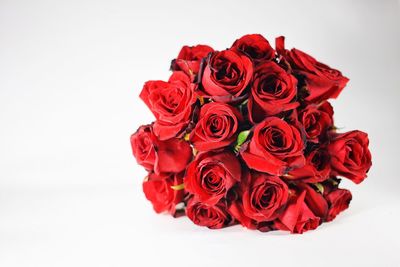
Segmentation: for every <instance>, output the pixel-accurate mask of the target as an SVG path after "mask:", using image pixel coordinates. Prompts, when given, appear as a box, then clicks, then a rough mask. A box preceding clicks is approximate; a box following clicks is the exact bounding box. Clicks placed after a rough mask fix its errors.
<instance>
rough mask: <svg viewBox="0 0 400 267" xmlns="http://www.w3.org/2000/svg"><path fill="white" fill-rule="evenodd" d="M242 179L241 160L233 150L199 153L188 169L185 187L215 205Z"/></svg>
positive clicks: (209, 203)
mask: <svg viewBox="0 0 400 267" xmlns="http://www.w3.org/2000/svg"><path fill="white" fill-rule="evenodd" d="M240 179H241V166H240V163H239V160H238V159H237V157H236V156H235V154H233V153H232V152H228V151H222V152H211V151H210V152H204V153H199V154H198V155H197V156H196V158H195V159H194V160H193V161H192V162H191V163H190V165H189V167H188V168H187V170H186V177H185V189H186V190H187V191H188V192H190V193H192V194H193V195H194V196H195V198H196V199H198V200H199V201H201V202H204V204H208V205H214V204H216V203H217V202H218V201H220V200H221V199H222V198H223V197H225V196H226V194H227V192H228V190H229V189H231V188H232V186H233V185H235V184H236V183H237V182H239V181H240Z"/></svg>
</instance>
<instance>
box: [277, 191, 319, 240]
mask: <svg viewBox="0 0 400 267" xmlns="http://www.w3.org/2000/svg"><path fill="white" fill-rule="evenodd" d="M305 196H306V191H303V192H302V193H300V194H299V195H295V196H293V197H292V198H291V200H290V204H289V205H288V207H287V208H286V210H285V211H284V212H283V214H282V215H281V216H280V217H279V219H278V220H276V221H275V227H276V228H277V229H278V230H284V231H290V232H291V233H297V234H302V233H303V232H306V231H308V230H314V229H316V228H317V227H318V226H319V224H320V221H321V219H320V218H319V217H317V216H315V215H314V213H313V212H312V211H311V210H310V208H309V207H308V206H307V204H306V202H305V200H304V199H305Z"/></svg>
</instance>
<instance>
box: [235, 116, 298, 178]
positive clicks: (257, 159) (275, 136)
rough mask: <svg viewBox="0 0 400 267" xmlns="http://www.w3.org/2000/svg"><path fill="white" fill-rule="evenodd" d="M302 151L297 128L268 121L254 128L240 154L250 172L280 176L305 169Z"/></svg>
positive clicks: (275, 119)
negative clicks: (294, 169)
mask: <svg viewBox="0 0 400 267" xmlns="http://www.w3.org/2000/svg"><path fill="white" fill-rule="evenodd" d="M303 150H304V140H303V138H302V135H301V133H300V131H299V129H298V128H297V127H295V126H294V125H292V124H289V123H287V122H286V121H284V120H282V119H279V118H277V117H269V118H266V119H265V120H264V121H262V122H261V123H259V124H257V125H256V126H255V128H254V133H253V137H252V138H251V140H250V142H249V143H247V144H245V145H244V146H243V147H242V149H241V151H240V154H241V155H242V158H243V160H244V161H245V162H246V164H247V165H248V166H249V168H251V169H254V170H257V171H260V172H266V173H269V174H272V175H283V174H286V173H287V172H288V171H290V170H291V169H293V168H299V167H302V166H303V165H304V163H305V158H304V155H303Z"/></svg>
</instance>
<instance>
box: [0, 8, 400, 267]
mask: <svg viewBox="0 0 400 267" xmlns="http://www.w3.org/2000/svg"><path fill="white" fill-rule="evenodd" d="M399 3H400V2H398V1H378V0H376V1H293V2H289V1H262V0H259V1H237V0H230V1H227V0H226V1H205V0H203V1H188V0H186V1H159V2H154V1H145V2H144V1H143V2H139V1H138V2H135V1H128V0H126V1H122V0H115V1H103V0H97V1H89V0H85V1H79V0H76V1H75V0H72V1H50V0H37V1H29V0H25V1H23V0H0V266H5V267H11V266H24V267H25V266H41V267H43V266H98V267H99V266H150V265H157V266H225V265H226V266H268V265H270V266H272V265H276V264H279V265H280V266H317V265H321V264H322V265H323V266H399V265H400V256H399V253H398V251H399V249H400V241H399V238H400V230H399V225H400V214H399V210H400V208H399V205H400V197H399V187H400V182H399V178H398V174H399V170H398V166H399V163H398V162H399V159H400V158H399V156H398V153H399V152H398V151H399V150H400V146H399V142H398V138H399V130H400V123H399V122H400V119H399V115H400V108H399V99H400V75H399V71H400V63H399V62H400V49H399V47H400V4H399ZM247 33H261V34H263V35H265V36H266V37H267V38H268V39H269V40H270V42H271V43H274V38H275V37H276V36H279V35H285V36H286V38H287V39H286V45H287V47H293V46H295V47H296V48H299V49H301V50H304V51H306V52H309V53H310V54H312V55H313V56H315V57H316V58H317V59H319V60H321V61H323V62H325V63H328V64H329V65H331V66H332V67H335V68H338V69H340V70H341V71H342V72H343V73H344V74H345V75H346V76H347V77H349V78H350V82H349V84H348V86H347V88H345V90H344V91H343V93H342V94H341V96H340V98H339V99H338V100H336V101H333V105H334V108H335V121H336V125H337V126H339V127H343V131H348V130H352V129H360V130H363V131H366V132H368V133H369V135H370V142H371V145H370V148H371V151H372V155H373V167H372V169H371V171H370V173H369V178H367V179H366V180H365V182H364V183H362V184H361V185H360V186H354V185H353V184H351V183H349V182H344V183H343V184H344V186H347V188H349V189H351V190H352V192H353V201H352V203H351V206H350V209H349V210H347V211H346V212H345V213H343V214H341V215H340V216H339V217H338V218H337V220H335V221H334V222H333V223H329V224H324V225H322V226H321V227H320V228H318V229H317V230H316V231H312V232H307V233H305V234H303V235H287V234H283V233H277V232H274V233H260V232H257V231H248V230H245V229H244V228H241V227H240V226H236V227H232V228H228V229H224V230H220V231H211V230H208V229H207V228H200V227H197V226H195V225H193V224H192V223H191V222H190V221H189V220H188V219H187V218H180V219H173V218H171V217H168V216H165V215H156V214H155V213H154V212H153V210H152V209H151V206H150V203H148V202H147V201H146V200H145V198H144V196H143V193H142V189H141V181H142V179H143V177H144V176H145V172H144V171H143V170H142V169H141V168H140V167H138V166H137V165H136V163H135V161H134V159H133V157H132V155H131V149H130V144H129V137H130V134H131V133H133V132H134V131H135V130H136V128H137V127H138V126H139V125H140V124H144V123H148V122H150V121H152V120H153V117H152V115H151V113H150V112H149V111H148V110H147V109H146V107H145V105H144V104H143V103H142V102H141V101H140V100H139V98H138V94H139V92H140V90H141V87H142V85H143V83H144V82H145V81H146V80H150V79H167V78H168V76H169V75H170V73H169V71H168V69H169V63H170V60H171V59H172V58H173V57H175V56H176V55H177V53H178V52H179V50H180V48H181V46H182V45H185V44H188V45H194V44H198V43H204V44H209V45H211V46H213V47H214V48H215V49H224V48H226V47H229V46H230V45H231V43H232V42H233V41H234V40H235V39H236V38H239V37H240V36H242V35H244V34H247Z"/></svg>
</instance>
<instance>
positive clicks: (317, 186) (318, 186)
mask: <svg viewBox="0 0 400 267" xmlns="http://www.w3.org/2000/svg"><path fill="white" fill-rule="evenodd" d="M314 185H315V187H316V188H317V190H318V191H319V192H320V193H321V194H323V193H324V186H323V185H322V184H321V183H315V184H314Z"/></svg>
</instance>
